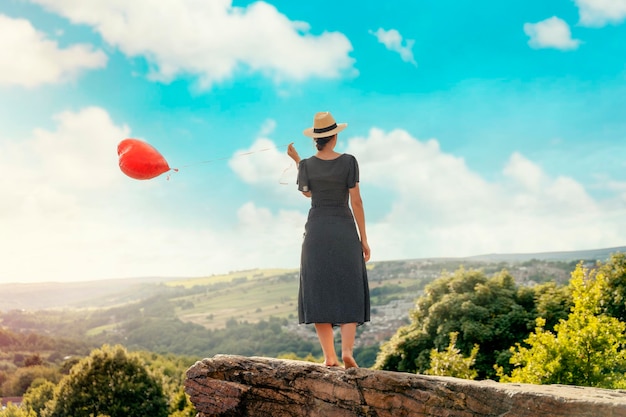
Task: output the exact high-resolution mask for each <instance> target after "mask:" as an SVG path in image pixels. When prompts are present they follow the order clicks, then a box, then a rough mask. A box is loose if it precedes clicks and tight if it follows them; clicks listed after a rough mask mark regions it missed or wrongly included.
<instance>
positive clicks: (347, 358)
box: [341, 323, 359, 369]
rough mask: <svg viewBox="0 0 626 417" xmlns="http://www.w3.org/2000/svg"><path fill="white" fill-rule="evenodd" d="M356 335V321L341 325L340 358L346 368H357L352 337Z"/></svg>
mask: <svg viewBox="0 0 626 417" xmlns="http://www.w3.org/2000/svg"><path fill="white" fill-rule="evenodd" d="M355 337H356V323H346V324H342V325H341V358H342V359H343V365H344V366H345V367H346V369H348V368H358V367H359V366H358V365H357V364H356V361H355V360H354V356H353V350H354V338H355Z"/></svg>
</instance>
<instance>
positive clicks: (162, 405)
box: [0, 345, 196, 417]
mask: <svg viewBox="0 0 626 417" xmlns="http://www.w3.org/2000/svg"><path fill="white" fill-rule="evenodd" d="M192 363H193V361H192V360H191V359H190V358H183V357H177V356H174V355H157V354H154V353H151V352H135V353H129V352H128V351H127V350H126V349H125V348H124V347H122V346H121V345H117V346H108V345H105V346H102V348H99V349H94V350H92V351H91V353H90V354H89V356H87V357H83V358H72V359H71V360H70V361H68V362H66V363H63V364H62V365H60V366H54V365H52V364H49V363H40V364H38V365H33V366H26V367H24V368H21V369H20V371H19V372H18V373H17V374H18V378H14V379H13V382H21V383H22V385H24V386H20V387H19V389H20V392H8V393H7V392H5V393H3V394H2V395H5V396H6V395H11V396H14V395H20V396H21V395H22V394H23V401H22V405H21V407H17V406H15V405H11V404H9V406H8V407H7V409H6V410H0V417H94V416H96V417H100V416H102V417H104V416H107V417H144V416H147V415H149V416H153V417H193V416H195V415H196V410H195V409H194V407H193V405H192V404H191V403H190V402H189V399H188V397H187V396H186V394H185V393H184V391H183V389H182V384H183V378H184V374H185V370H186V369H187V368H188V367H189V366H190V365H191V364H192ZM70 369H71V372H70ZM14 389H16V387H14ZM3 390H4V391H6V390H7V384H6V383H5V384H3Z"/></svg>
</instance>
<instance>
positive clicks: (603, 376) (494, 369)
mask: <svg viewBox="0 0 626 417" xmlns="http://www.w3.org/2000/svg"><path fill="white" fill-rule="evenodd" d="M624 300H626V257H625V256H624V254H615V255H613V256H612V257H611V258H610V260H609V261H608V262H606V263H605V264H602V263H598V264H597V265H592V266H591V267H585V266H584V265H583V263H579V264H578V265H577V267H576V269H575V270H574V272H573V273H572V275H571V280H570V282H569V284H568V285H567V286H560V285H557V284H556V283H546V284H542V285H536V286H534V287H522V286H518V285H516V283H515V281H514V279H513V277H512V276H511V275H510V274H509V273H508V272H507V271H506V270H503V271H501V272H500V273H498V274H496V275H495V276H492V277H488V276H486V275H485V273H484V272H483V271H481V270H465V269H464V268H460V269H458V270H457V271H456V272H454V273H452V274H445V275H444V276H442V277H441V278H439V279H437V280H436V281H434V282H432V283H431V284H430V285H428V286H427V287H426V290H425V294H424V296H422V297H420V298H419V299H418V300H417V303H416V307H415V310H414V311H412V313H411V323H410V324H409V325H407V326H404V327H402V328H400V329H399V330H398V331H397V333H396V334H395V335H394V336H393V337H392V338H391V340H389V341H388V342H386V343H385V344H384V345H383V346H382V347H381V350H380V353H379V354H378V357H377V361H376V365H375V368H377V369H385V370H394V371H405V372H420V373H434V374H444V375H451V376H460V374H461V373H462V374H464V375H469V374H471V373H468V372H467V371H468V369H469V368H470V367H471V368H472V369H473V370H474V371H475V374H474V375H475V377H478V378H480V379H485V378H489V379H495V380H503V381H511V382H529V383H538V384H543V383H561V384H571V385H585V386H596V387H604V388H623V387H626V377H625V374H626V334H625V330H626V302H625V301H624ZM455 369H456V371H455ZM455 372H457V374H455Z"/></svg>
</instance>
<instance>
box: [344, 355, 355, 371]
mask: <svg viewBox="0 0 626 417" xmlns="http://www.w3.org/2000/svg"><path fill="white" fill-rule="evenodd" d="M342 359H343V366H344V367H345V368H346V369H349V368H358V367H359V365H357V364H356V361H355V360H354V358H353V357H352V356H346V357H343V358H342Z"/></svg>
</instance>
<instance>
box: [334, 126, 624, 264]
mask: <svg viewBox="0 0 626 417" xmlns="http://www.w3.org/2000/svg"><path fill="white" fill-rule="evenodd" d="M346 151H347V152H348V153H352V154H354V155H356V156H357V158H358V159H359V163H360V166H361V182H362V184H361V189H362V190H363V193H364V196H365V209H366V216H367V207H368V198H372V199H375V198H376V195H377V194H376V193H377V190H385V192H386V193H389V192H391V193H392V194H393V197H392V205H391V209H390V210H389V212H388V213H387V215H386V216H385V217H384V218H383V219H382V220H381V221H377V222H376V223H369V224H368V235H369V238H370V245H371V246H372V254H373V255H372V256H373V258H372V259H373V260H377V259H402V258H418V257H429V256H466V255H477V254H484V253H510V252H537V251H551V250H578V249H586V248H595V247H611V246H618V245H620V244H622V243H623V242H624V240H625V239H626V222H625V221H624V220H623V219H624V218H626V209H625V208H624V207H621V208H619V209H617V210H616V209H615V207H614V206H612V205H611V204H610V203H608V202H607V203H602V202H598V201H594V200H593V199H592V198H591V197H590V196H589V194H587V192H586V191H585V189H584V188H583V187H582V186H581V185H580V184H579V183H577V182H576V181H574V180H573V179H571V178H568V177H557V178H551V177H550V176H548V175H547V174H546V173H545V172H544V171H543V170H542V169H541V167H539V166H538V165H536V164H535V163H533V162H532V161H530V160H528V159H527V158H525V157H524V156H523V155H521V154H519V153H514V154H513V155H512V156H511V158H510V159H509V161H507V162H506V164H505V166H504V168H503V172H502V174H503V175H502V176H501V178H500V179H499V180H496V181H487V180H486V179H484V178H483V177H481V176H480V175H478V174H477V173H476V172H474V171H472V170H471V169H470V168H469V167H468V166H467V164H466V163H465V161H464V160H463V159H461V158H458V157H455V156H454V155H451V154H448V153H445V152H443V151H442V150H441V149H440V147H439V144H438V142H437V141H436V140H434V139H430V140H427V141H420V140H418V139H415V138H413V137H411V136H410V135H409V134H408V133H407V132H406V131H403V130H394V131H391V132H384V131H381V130H378V129H372V130H371V131H370V133H369V136H368V137H361V138H353V139H351V140H350V142H349V145H348V147H347V149H346Z"/></svg>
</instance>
